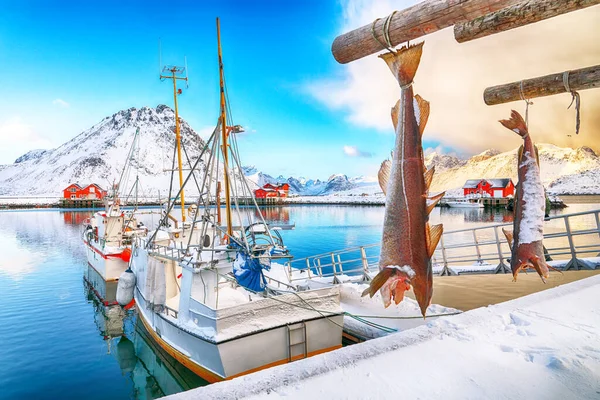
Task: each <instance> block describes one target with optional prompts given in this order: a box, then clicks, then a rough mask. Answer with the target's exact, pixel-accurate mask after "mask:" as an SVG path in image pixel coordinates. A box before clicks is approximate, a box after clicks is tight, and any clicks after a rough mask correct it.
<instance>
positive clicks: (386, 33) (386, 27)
mask: <svg viewBox="0 0 600 400" xmlns="http://www.w3.org/2000/svg"><path fill="white" fill-rule="evenodd" d="M397 12H398V11H393V12H392V13H391V14H390V15H388V16H387V17H386V18H385V21H384V22H383V26H382V27H381V31H382V36H383V39H384V41H385V42H382V41H381V40H379V38H378V37H377V33H376V32H375V25H376V24H377V21H379V20H381V18H376V19H375V21H373V23H372V24H371V34H372V35H373V39H375V40H376V41H377V43H379V44H380V45H381V47H382V48H384V49H386V50H387V51H389V52H390V53H392V54H396V53H397V50H395V49H394V45H393V44H392V40H391V39H390V25H391V22H392V19H393V18H394V14H396V13H397ZM406 47H410V41H407V42H406ZM413 83H414V80H413V81H410V82H409V83H407V84H406V85H400V90H402V91H404V90H407V89H408V88H410V87H411V86H412V85H413Z"/></svg>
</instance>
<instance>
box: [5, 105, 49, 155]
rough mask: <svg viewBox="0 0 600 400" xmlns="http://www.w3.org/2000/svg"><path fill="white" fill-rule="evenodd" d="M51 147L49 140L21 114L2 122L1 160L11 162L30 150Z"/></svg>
mask: <svg viewBox="0 0 600 400" xmlns="http://www.w3.org/2000/svg"><path fill="white" fill-rule="evenodd" d="M51 147H52V143H51V142H50V141H49V140H47V139H46V138H44V137H42V136H40V135H38V134H37V133H36V132H35V131H34V129H33V127H32V126H31V125H29V124H26V123H25V122H23V119H22V118H21V117H19V116H15V117H12V118H10V119H8V120H6V121H4V122H0V160H6V161H7V162H11V160H15V159H16V158H17V157H19V156H21V155H23V154H25V153H26V152H28V151H29V150H34V149H49V148H51Z"/></svg>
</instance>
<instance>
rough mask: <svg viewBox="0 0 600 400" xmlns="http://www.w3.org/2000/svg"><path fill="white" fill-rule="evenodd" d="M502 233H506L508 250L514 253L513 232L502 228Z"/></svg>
mask: <svg viewBox="0 0 600 400" xmlns="http://www.w3.org/2000/svg"><path fill="white" fill-rule="evenodd" d="M502 233H504V236H506V241H507V242H508V248H509V249H510V251H512V247H513V240H514V238H513V233H512V231H509V230H506V229H504V228H502Z"/></svg>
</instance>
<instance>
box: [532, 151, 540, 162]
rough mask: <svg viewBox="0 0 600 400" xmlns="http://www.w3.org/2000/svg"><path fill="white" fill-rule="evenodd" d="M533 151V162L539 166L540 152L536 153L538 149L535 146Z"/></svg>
mask: <svg viewBox="0 0 600 400" xmlns="http://www.w3.org/2000/svg"><path fill="white" fill-rule="evenodd" d="M533 148H534V150H535V160H536V161H537V165H538V166H539V165H540V152H539V151H538V147H537V146H533Z"/></svg>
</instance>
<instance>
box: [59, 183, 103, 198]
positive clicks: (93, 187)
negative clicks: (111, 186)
mask: <svg viewBox="0 0 600 400" xmlns="http://www.w3.org/2000/svg"><path fill="white" fill-rule="evenodd" d="M106 194H107V191H106V190H104V189H102V188H101V187H100V186H99V185H97V184H95V183H90V184H89V185H79V184H78V183H72V184H70V185H69V186H67V187H66V188H64V189H63V198H65V199H69V200H96V199H97V200H102V199H103V198H104V197H105V196H106Z"/></svg>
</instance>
